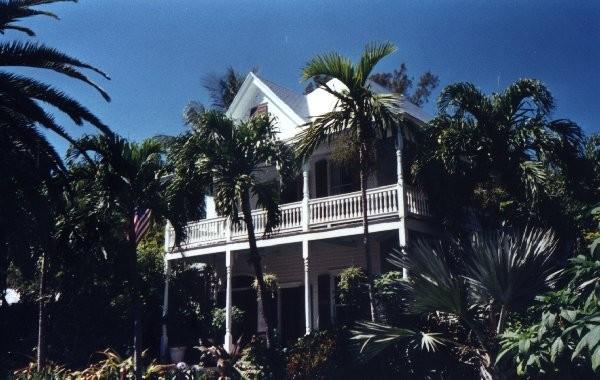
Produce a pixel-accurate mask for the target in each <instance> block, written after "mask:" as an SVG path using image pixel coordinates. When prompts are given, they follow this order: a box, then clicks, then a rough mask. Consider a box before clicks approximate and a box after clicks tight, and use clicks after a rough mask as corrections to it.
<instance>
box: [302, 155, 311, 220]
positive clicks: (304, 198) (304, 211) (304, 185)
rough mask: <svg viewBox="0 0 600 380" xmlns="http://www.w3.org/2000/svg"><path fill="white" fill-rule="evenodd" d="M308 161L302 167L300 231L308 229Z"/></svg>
mask: <svg viewBox="0 0 600 380" xmlns="http://www.w3.org/2000/svg"><path fill="white" fill-rule="evenodd" d="M308 166H309V165H308V162H307V163H305V164H304V166H303V168H302V181H303V182H302V231H308V222H309V218H310V214H309V212H310V210H309V209H308V199H309V197H310V195H309V193H310V191H309V187H308Z"/></svg>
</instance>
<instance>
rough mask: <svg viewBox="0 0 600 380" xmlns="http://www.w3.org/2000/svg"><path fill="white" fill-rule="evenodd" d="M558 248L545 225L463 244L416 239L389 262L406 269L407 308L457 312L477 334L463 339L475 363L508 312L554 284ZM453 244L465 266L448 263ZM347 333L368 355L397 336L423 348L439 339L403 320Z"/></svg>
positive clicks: (491, 345) (489, 349)
mask: <svg viewBox="0 0 600 380" xmlns="http://www.w3.org/2000/svg"><path fill="white" fill-rule="evenodd" d="M451 247H452V249H451ZM556 248H557V244H556V238H555V237H554V235H553V234H552V233H551V232H550V231H543V230H539V229H526V230H524V231H523V232H521V233H519V232H505V231H499V232H494V233H487V234H485V233H479V234H475V235H474V236H472V237H470V238H469V239H468V240H465V243H464V244H463V245H457V244H455V243H454V244H448V243H444V244H442V243H441V242H438V243H433V242H430V241H428V240H424V239H416V240H414V241H413V242H412V243H411V245H410V246H409V247H408V248H407V250H406V253H405V254H401V253H398V254H395V255H392V259H391V260H390V261H391V262H392V263H393V264H395V265H397V266H398V267H399V268H407V269H408V272H409V273H410V276H409V279H408V281H403V282H402V283H401V285H402V292H401V294H404V295H405V296H406V302H407V308H408V312H409V313H414V314H416V315H421V316H422V315H427V314H437V315H447V316H450V317H453V318H455V319H456V320H457V322H459V323H460V324H463V325H464V326H466V327H468V329H469V330H470V331H472V333H473V336H474V337H475V341H474V342H473V341H467V342H461V344H463V345H464V346H465V347H467V351H469V352H477V351H479V353H478V356H480V359H479V362H481V363H485V362H486V361H488V360H489V359H487V360H486V357H488V358H489V356H491V357H493V356H494V355H495V347H496V344H497V342H498V338H499V337H497V334H499V333H501V332H502V331H503V330H504V325H505V323H506V320H508V317H509V314H510V313H513V314H514V311H515V310H516V309H517V308H519V307H524V306H526V305H528V304H530V303H531V301H532V297H533V296H534V295H535V294H536V293H538V292H541V291H543V290H545V289H548V288H549V286H550V285H551V284H553V281H554V279H553V276H552V268H553V263H552V261H551V258H552V256H553V255H554V254H555V252H556ZM451 250H455V251H456V250H458V252H460V253H461V256H462V257H464V258H465V260H466V263H467V264H466V265H463V266H461V267H459V268H457V267H455V266H454V265H451V263H450V253H449V251H451ZM490 322H491V323H490ZM490 324H492V329H490ZM410 327H412V326H410ZM353 334H354V337H353V340H356V341H358V342H361V343H362V347H361V350H360V352H361V356H363V357H364V358H365V359H366V360H368V359H370V358H372V357H374V356H376V355H379V354H380V353H381V352H383V351H384V350H386V349H388V348H389V347H391V346H392V345H393V344H395V343H396V342H399V341H411V340H412V341H415V340H417V341H420V346H421V348H424V349H427V350H429V351H434V350H437V349H438V348H439V347H440V345H442V344H443V342H442V341H441V340H440V339H439V338H438V337H437V336H436V335H437V334H436V333H423V332H418V331H417V330H415V329H414V328H407V327H406V326H402V327H392V326H386V325H381V324H372V323H369V324H361V325H359V326H358V328H355V329H354V331H353ZM417 338H418V339H417ZM488 366H489V365H488Z"/></svg>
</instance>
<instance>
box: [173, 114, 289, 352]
mask: <svg viewBox="0 0 600 380" xmlns="http://www.w3.org/2000/svg"><path fill="white" fill-rule="evenodd" d="M185 117H186V122H187V124H188V125H189V126H190V127H191V130H190V131H189V132H187V133H185V134H184V135H182V136H181V137H180V138H179V143H178V145H177V146H176V147H175V148H174V149H173V150H172V152H173V158H172V161H173V162H174V166H175V174H174V176H173V179H172V183H173V187H177V186H181V187H185V186H186V183H187V182H188V181H192V182H193V181H197V182H203V183H205V184H211V185H212V189H213V195H214V198H215V207H216V210H217V212H218V213H219V214H220V215H222V216H226V217H228V218H229V220H230V221H232V223H233V224H237V225H239V224H240V223H241V222H243V223H244V224H245V226H246V231H247V234H248V242H249V245H250V252H249V257H248V261H249V262H250V264H251V265H252V267H253V268H254V272H255V275H256V280H257V283H258V287H257V293H258V294H257V298H258V300H259V302H261V303H262V305H263V311H262V313H263V318H264V320H265V323H266V327H267V334H266V338H267V345H268V346H269V347H270V345H271V341H272V329H273V326H275V321H274V320H273V319H272V318H273V317H272V315H273V313H272V312H273V310H274V309H273V308H274V306H273V304H272V302H271V300H270V299H269V297H266V294H268V292H267V289H266V285H265V282H264V279H263V269H262V266H261V257H260V255H259V253H258V248H257V246H256V235H255V232H254V223H253V221H252V207H251V198H252V196H253V195H254V196H255V197H256V199H257V204H258V205H259V206H261V207H263V208H264V209H265V210H266V212H267V221H266V226H265V234H267V233H269V232H270V231H271V230H272V229H273V228H274V227H275V226H277V225H278V223H279V208H278V203H279V182H278V181H273V182H268V183H264V182H263V181H264V180H261V173H264V170H265V169H266V168H267V167H269V166H275V167H276V168H277V170H278V172H279V175H280V176H281V178H282V182H284V181H285V180H286V179H289V178H291V177H290V173H291V170H292V160H291V154H290V153H289V152H288V149H287V147H286V146H285V145H284V144H283V143H282V142H281V141H279V140H278V139H277V133H278V131H277V130H276V128H275V127H274V125H273V120H272V119H270V118H269V117H268V116H267V115H262V116H256V117H253V118H251V119H250V120H248V121H246V122H241V123H238V124H236V123H234V121H233V120H231V119H229V118H227V117H226V116H225V115H224V114H223V113H222V112H220V111H215V110H211V111H203V110H198V109H196V108H194V107H188V109H187V110H186V114H185ZM240 211H241V214H242V217H241V218H240ZM177 239H178V240H179V241H181V240H182V239H183V236H181V235H180V236H179V237H178V238H177Z"/></svg>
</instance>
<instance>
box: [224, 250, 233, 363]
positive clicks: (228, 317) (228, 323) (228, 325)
mask: <svg viewBox="0 0 600 380" xmlns="http://www.w3.org/2000/svg"><path fill="white" fill-rule="evenodd" d="M231 261H232V260H231V250H230V249H229V248H227V250H226V251H225V272H226V278H227V280H226V283H227V285H226V290H225V342H224V343H223V347H224V348H225V351H227V352H231V349H232V343H233V337H232V335H231V264H232V262H231Z"/></svg>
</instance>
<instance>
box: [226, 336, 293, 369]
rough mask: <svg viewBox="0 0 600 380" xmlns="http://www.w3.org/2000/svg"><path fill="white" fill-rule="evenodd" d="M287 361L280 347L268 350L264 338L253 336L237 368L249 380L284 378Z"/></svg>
mask: <svg viewBox="0 0 600 380" xmlns="http://www.w3.org/2000/svg"><path fill="white" fill-rule="evenodd" d="M284 367H285V359H284V357H283V356H282V350H281V349H280V347H271V349H268V348H267V345H266V343H265V341H264V339H263V338H260V337H257V336H253V337H252V339H251V340H250V343H248V345H247V346H246V347H245V348H244V350H243V351H242V356H241V358H240V360H239V361H238V362H237V364H236V368H238V370H239V371H240V372H242V374H243V375H244V377H245V378H248V379H281V378H284Z"/></svg>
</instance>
